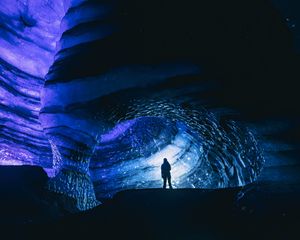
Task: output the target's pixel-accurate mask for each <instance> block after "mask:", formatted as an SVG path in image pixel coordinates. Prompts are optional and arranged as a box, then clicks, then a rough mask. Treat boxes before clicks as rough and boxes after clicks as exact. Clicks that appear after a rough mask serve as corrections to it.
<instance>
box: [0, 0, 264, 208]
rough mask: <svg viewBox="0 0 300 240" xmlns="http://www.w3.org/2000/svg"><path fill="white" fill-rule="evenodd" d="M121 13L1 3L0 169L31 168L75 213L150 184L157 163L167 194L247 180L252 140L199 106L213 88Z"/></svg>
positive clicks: (75, 4)
mask: <svg viewBox="0 0 300 240" xmlns="http://www.w3.org/2000/svg"><path fill="white" fill-rule="evenodd" d="M121 2H122V1H121ZM133 2H134V1H133ZM146 2H147V1H146ZM124 6H125V5H124V4H121V3H120V2H119V1H83V0H77V1H75V0H74V1H71V0H69V1H67V0H66V1H46V0H40V1H37V0H27V1H17V0H15V1H11V0H9V1H8V0H3V1H1V5H0V18H1V19H0V20H1V25H0V26H1V28H0V31H1V34H0V35H1V37H0V68H1V74H0V84H1V85H0V91H1V96H0V100H1V105H0V107H1V110H0V134H1V140H0V163H1V164H2V165H24V164H28V165H38V166H41V167H43V168H44V169H46V170H47V172H48V174H49V176H51V178H50V180H49V182H48V185H47V187H48V188H49V189H50V190H51V191H54V192H57V193H60V194H65V195H67V196H69V197H71V198H74V199H76V201H77V207H78V209H80V210H85V209H89V208H92V207H94V206H96V205H97V204H99V203H100V202H99V201H98V200H97V199H100V198H102V197H111V196H112V195H113V194H114V193H115V192H117V191H120V190H122V189H128V188H155V187H160V184H161V180H160V176H159V166H160V164H161V159H162V157H164V156H167V157H168V159H169V160H170V162H171V164H172V167H173V171H174V172H173V181H174V186H175V187H178V188H181V187H187V188H224V187H236V186H243V185H245V184H247V183H250V182H253V181H254V180H255V179H256V178H257V176H258V175H259V173H260V171H261V169H262V166H263V164H264V157H263V154H262V151H261V149H260V147H259V144H258V141H257V136H256V135H255V134H254V132H255V131H254V132H253V131H252V130H251V129H250V128H248V127H247V126H246V125H245V124H243V123H238V122H235V121H232V120H231V119H230V118H229V117H227V116H229V115H232V112H231V110H228V109H224V108H217V107H216V106H215V104H213V103H212V102H209V101H207V98H206V97H205V96H206V94H205V92H209V91H214V87H215V85H214V83H213V82H211V81H210V82H207V81H204V80H203V76H202V68H201V67H200V64H199V62H198V61H197V59H196V57H197V56H195V55H197V51H195V52H196V53H194V52H188V49H187V50H186V51H184V50H183V51H182V52H181V50H178V49H179V48H178V46H177V45H172V44H169V45H168V46H165V45H163V46H161V45H160V41H157V39H156V38H153V36H152V35H155V34H156V33H157V32H156V31H157V30H156V29H155V28H162V29H163V28H164V24H169V23H161V24H158V23H154V25H153V26H154V27H153V28H152V27H151V26H152V25H148V24H147V21H146V22H145V23H143V24H144V25H141V26H142V27H141V26H140V25H139V22H138V21H136V22H134V23H133V22H131V20H127V19H128V17H127V16H128V15H130V14H132V12H131V11H134V10H132V9H135V8H134V7H132V6H131V7H130V8H128V7H126V6H125V7H124ZM146 6H147V4H146ZM212 24H213V23H212ZM228 24H230V23H228ZM204 25H205V24H204ZM178 26H179V31H183V29H185V26H183V27H182V26H181V27H180V25H178ZM201 26H202V25H201ZM143 31H144V32H143ZM170 31H171V33H169V35H170V36H171V35H172V34H175V35H176V31H177V30H175V29H173V31H172V29H171V30H170ZM203 31H208V33H210V32H209V31H210V30H209V29H204V30H203ZM169 35H167V34H166V35H161V36H160V40H161V39H163V40H164V39H166V41H167V40H168V37H169ZM207 35H209V34H207ZM145 36H146V38H147V39H148V37H149V39H150V40H147V39H144V37H145ZM172 37H174V36H172ZM180 37H181V38H182V39H180V40H181V41H182V42H183V43H184V44H185V43H187V41H189V40H188V38H184V37H185V35H184V34H181V35H180V36H179V38H180ZM263 37H266V36H263ZM233 39H234V37H233ZM201 41H202V43H206V42H205V41H207V39H205V38H201ZM148 45H149V46H150V47H149V48H148ZM232 45H234V46H235V47H236V45H237V44H236V43H234V42H233V43H232ZM145 46H146V48H145ZM199 48H200V50H201V51H204V52H205V47H203V46H202V47H201V46H199ZM136 49H139V50H138V51H137V50H136ZM149 49H150V50H149ZM153 49H154V50H153ZM175 49H176V50H178V53H177V54H178V56H177V55H176V56H174V54H173V53H174V50H175ZM180 49H181V48H180ZM183 49H185V48H183ZM200 50H199V51H200ZM215 51H216V52H217V51H219V49H216V50H215ZM247 54H250V53H247ZM195 59H196V60H195ZM174 83H175V84H174ZM226 114H227V115H226ZM220 116H221V117H220ZM224 116H225V117H224Z"/></svg>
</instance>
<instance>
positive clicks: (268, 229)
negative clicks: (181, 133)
mask: <svg viewBox="0 0 300 240" xmlns="http://www.w3.org/2000/svg"><path fill="white" fill-rule="evenodd" d="M271 185H272V184H270V183H260V184H254V185H253V186H250V187H249V188H247V189H224V190H208V191H207V190H192V189H177V190H176V189H175V190H168V189H167V190H163V189H145V190H128V191H124V192H120V193H118V194H116V196H115V197H114V198H113V199H111V200H106V201H104V202H103V204H102V205H100V206H98V207H97V208H95V209H92V210H90V211H87V212H83V213H78V214H66V215H64V216H63V217H60V218H57V219H52V220H49V219H47V214H45V213H46V212H47V211H44V215H43V216H42V212H41V214H40V217H39V218H36V219H35V220H34V219H32V220H29V219H27V220H26V221H24V222H18V223H15V224H12V223H11V224H4V225H3V224H2V227H3V226H5V230H6V232H7V233H8V234H9V235H10V237H9V239H45V238H46V239H48V238H49V239H62V238H64V239H88V238H95V239H295V236H297V235H295V234H298V229H299V227H300V218H299V216H300V207H299V200H300V194H299V193H300V186H293V188H292V189H293V191H291V192H288V191H285V192H280V191H275V189H276V187H275V188H274V184H273V185H272V187H271V188H268V186H271ZM278 187H279V186H278ZM281 187H282V186H281ZM268 189H269V190H268ZM277 189H278V188H277ZM282 189H291V186H290V187H287V186H286V187H282ZM240 190H243V191H244V192H245V195H244V196H242V194H240V193H239V192H240ZM238 198H240V199H239V201H237V199H238ZM45 206H46V205H45ZM48 214H49V211H48ZM37 219H39V220H37ZM41 236H42V238H41Z"/></svg>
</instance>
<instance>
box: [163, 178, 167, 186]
mask: <svg viewBox="0 0 300 240" xmlns="http://www.w3.org/2000/svg"><path fill="white" fill-rule="evenodd" d="M163 179H164V186H163V188H166V187H167V186H166V185H167V178H166V177H164V178H163Z"/></svg>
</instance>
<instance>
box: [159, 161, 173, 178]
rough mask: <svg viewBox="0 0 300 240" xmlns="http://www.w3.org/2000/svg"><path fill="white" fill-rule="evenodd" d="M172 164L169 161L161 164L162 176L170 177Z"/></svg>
mask: <svg viewBox="0 0 300 240" xmlns="http://www.w3.org/2000/svg"><path fill="white" fill-rule="evenodd" d="M170 171H171V165H170V163H169V162H164V163H163V164H162V165H161V177H162V178H168V177H171V173H170Z"/></svg>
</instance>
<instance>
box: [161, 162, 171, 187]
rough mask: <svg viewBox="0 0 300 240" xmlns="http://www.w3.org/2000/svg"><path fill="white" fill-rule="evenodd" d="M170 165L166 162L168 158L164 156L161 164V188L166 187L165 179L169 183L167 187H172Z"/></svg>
mask: <svg viewBox="0 0 300 240" xmlns="http://www.w3.org/2000/svg"><path fill="white" fill-rule="evenodd" d="M170 171H171V165H170V163H169V162H168V159H166V158H164V163H163V164H162V165H161V177H162V178H163V180H164V186H163V188H166V185H167V180H168V184H169V188H170V189H172V188H173V187H172V184H171V172H170Z"/></svg>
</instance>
